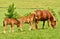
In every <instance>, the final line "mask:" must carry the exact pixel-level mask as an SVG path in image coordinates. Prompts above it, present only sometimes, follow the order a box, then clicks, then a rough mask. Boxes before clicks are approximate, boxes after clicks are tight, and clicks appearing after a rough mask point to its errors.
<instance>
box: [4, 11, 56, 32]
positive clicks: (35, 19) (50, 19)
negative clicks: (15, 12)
mask: <svg viewBox="0 0 60 39" xmlns="http://www.w3.org/2000/svg"><path fill="white" fill-rule="evenodd" d="M39 21H43V26H42V28H44V25H45V21H47V23H48V27H49V24H50V23H51V26H52V28H55V26H56V19H55V18H54V16H53V15H52V14H51V12H49V11H48V10H35V11H33V12H31V14H29V15H28V16H20V17H19V18H18V19H14V18H5V19H4V21H3V29H4V31H3V32H4V33H6V27H7V25H8V24H10V25H11V31H12V32H14V26H13V25H14V24H15V25H17V27H18V28H19V29H20V30H22V24H23V23H28V24H30V26H29V30H31V29H32V25H33V23H35V26H34V27H35V29H38V23H39Z"/></svg>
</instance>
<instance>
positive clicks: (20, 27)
mask: <svg viewBox="0 0 60 39" xmlns="http://www.w3.org/2000/svg"><path fill="white" fill-rule="evenodd" d="M17 27H18V30H21V31H23V29H22V23H20V24H19V25H18V26H17Z"/></svg>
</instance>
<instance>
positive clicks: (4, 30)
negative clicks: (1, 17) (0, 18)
mask: <svg viewBox="0 0 60 39" xmlns="http://www.w3.org/2000/svg"><path fill="white" fill-rule="evenodd" d="M3 33H6V24H5V23H4V22H3Z"/></svg>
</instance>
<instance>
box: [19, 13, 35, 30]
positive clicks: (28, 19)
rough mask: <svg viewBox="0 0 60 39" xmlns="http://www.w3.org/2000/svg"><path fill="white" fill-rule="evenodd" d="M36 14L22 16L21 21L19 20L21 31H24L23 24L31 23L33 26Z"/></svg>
mask: <svg viewBox="0 0 60 39" xmlns="http://www.w3.org/2000/svg"><path fill="white" fill-rule="evenodd" d="M34 15H35V14H34V13H32V14H29V15H28V16H26V17H25V16H21V17H20V18H19V19H18V21H19V22H20V28H21V30H22V24H23V23H29V24H30V25H31V26H32V24H33V20H34V17H35V16H34ZM31 26H30V28H29V30H31V28H32V27H31Z"/></svg>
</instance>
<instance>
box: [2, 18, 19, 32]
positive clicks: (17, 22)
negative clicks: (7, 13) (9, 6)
mask: <svg viewBox="0 0 60 39" xmlns="http://www.w3.org/2000/svg"><path fill="white" fill-rule="evenodd" d="M8 24H10V25H11V31H12V32H14V26H13V25H14V24H16V25H17V27H19V26H20V23H19V21H18V20H17V19H14V18H5V19H4V21H3V27H4V33H6V27H7V25H8Z"/></svg>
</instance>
